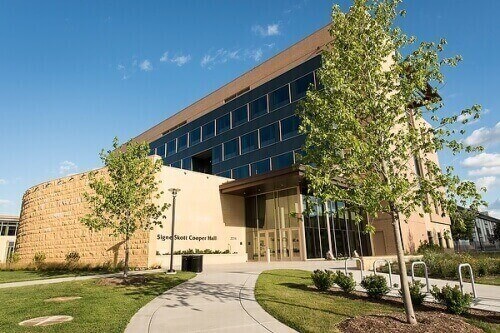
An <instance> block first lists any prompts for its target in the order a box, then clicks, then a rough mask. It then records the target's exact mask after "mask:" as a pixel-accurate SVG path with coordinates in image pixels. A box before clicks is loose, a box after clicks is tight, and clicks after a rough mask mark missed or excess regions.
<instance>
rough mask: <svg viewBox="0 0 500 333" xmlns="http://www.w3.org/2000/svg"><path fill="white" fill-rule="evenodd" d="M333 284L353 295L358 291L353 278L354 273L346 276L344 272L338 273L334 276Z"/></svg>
mask: <svg viewBox="0 0 500 333" xmlns="http://www.w3.org/2000/svg"><path fill="white" fill-rule="evenodd" d="M333 283H335V284H336V285H337V286H339V288H340V289H342V291H344V292H346V293H352V292H353V291H354V290H355V289H356V281H355V280H354V278H353V277H352V273H349V274H348V275H346V274H344V273H343V272H342V271H337V273H334V274H333Z"/></svg>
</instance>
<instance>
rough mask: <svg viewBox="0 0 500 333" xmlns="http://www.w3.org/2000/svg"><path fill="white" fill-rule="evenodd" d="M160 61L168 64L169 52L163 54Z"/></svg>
mask: <svg viewBox="0 0 500 333" xmlns="http://www.w3.org/2000/svg"><path fill="white" fill-rule="evenodd" d="M160 61H161V62H167V61H168V51H167V52H163V55H162V56H161V58H160Z"/></svg>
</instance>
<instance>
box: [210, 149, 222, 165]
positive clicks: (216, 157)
mask: <svg viewBox="0 0 500 333" xmlns="http://www.w3.org/2000/svg"><path fill="white" fill-rule="evenodd" d="M221 161H222V145H219V146H217V147H214V148H212V164H217V163H219V162H221Z"/></svg>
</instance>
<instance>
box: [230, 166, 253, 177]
mask: <svg viewBox="0 0 500 333" xmlns="http://www.w3.org/2000/svg"><path fill="white" fill-rule="evenodd" d="M249 176H250V171H249V168H248V165H244V166H242V167H239V168H236V169H233V178H234V179H240V178H246V177H249Z"/></svg>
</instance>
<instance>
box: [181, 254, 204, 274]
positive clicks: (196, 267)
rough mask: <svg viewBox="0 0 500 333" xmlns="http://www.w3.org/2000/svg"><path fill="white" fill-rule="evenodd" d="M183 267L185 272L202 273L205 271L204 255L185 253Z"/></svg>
mask: <svg viewBox="0 0 500 333" xmlns="http://www.w3.org/2000/svg"><path fill="white" fill-rule="evenodd" d="M181 269H182V270H183V271H185V272H194V273H201V272H202V271H203V255H201V254H183V255H182V264H181Z"/></svg>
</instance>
